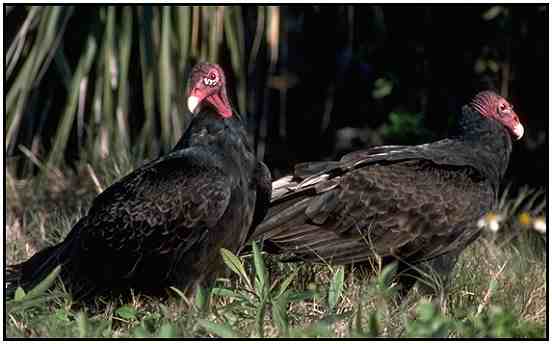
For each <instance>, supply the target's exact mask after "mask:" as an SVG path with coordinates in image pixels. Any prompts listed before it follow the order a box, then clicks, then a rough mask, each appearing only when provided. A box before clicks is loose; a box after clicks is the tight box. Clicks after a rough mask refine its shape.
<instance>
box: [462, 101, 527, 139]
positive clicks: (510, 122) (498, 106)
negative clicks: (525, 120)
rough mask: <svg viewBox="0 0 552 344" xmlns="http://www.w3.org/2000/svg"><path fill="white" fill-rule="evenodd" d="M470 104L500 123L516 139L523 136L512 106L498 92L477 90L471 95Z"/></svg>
mask: <svg viewBox="0 0 552 344" xmlns="http://www.w3.org/2000/svg"><path fill="white" fill-rule="evenodd" d="M470 105H471V107H472V108H473V109H474V110H476V111H477V112H479V113H480V114H481V115H483V116H486V117H489V118H492V119H494V120H496V121H499V122H500V123H502V124H503V125H504V126H505V127H506V128H508V130H510V132H511V133H512V136H514V137H515V138H516V140H519V139H520V138H521V137H522V136H523V132H524V130H523V126H522V125H521V123H520V122H519V118H518V116H517V114H516V113H515V112H514V107H513V106H512V105H510V103H508V101H507V100H506V99H504V98H503V97H501V96H499V95H498V94H496V93H494V92H492V91H483V92H479V93H478V94H476V95H475V97H473V99H472V101H471V103H470Z"/></svg>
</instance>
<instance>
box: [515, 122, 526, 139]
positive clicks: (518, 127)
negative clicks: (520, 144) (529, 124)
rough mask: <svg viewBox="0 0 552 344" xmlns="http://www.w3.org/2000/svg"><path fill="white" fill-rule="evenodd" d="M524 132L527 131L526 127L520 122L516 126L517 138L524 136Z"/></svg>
mask: <svg viewBox="0 0 552 344" xmlns="http://www.w3.org/2000/svg"><path fill="white" fill-rule="evenodd" d="M524 132H525V129H523V125H521V124H518V125H516V126H515V127H514V135H515V136H516V139H517V140H519V139H521V138H522V137H523V133H524Z"/></svg>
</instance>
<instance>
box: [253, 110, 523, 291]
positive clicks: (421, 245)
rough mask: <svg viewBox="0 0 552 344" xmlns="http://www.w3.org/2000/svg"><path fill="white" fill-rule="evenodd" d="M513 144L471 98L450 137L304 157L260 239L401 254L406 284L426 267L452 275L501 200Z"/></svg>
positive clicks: (359, 258) (342, 257)
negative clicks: (334, 157) (335, 157)
mask: <svg viewBox="0 0 552 344" xmlns="http://www.w3.org/2000/svg"><path fill="white" fill-rule="evenodd" d="M511 150H512V140H511V138H510V134H509V132H508V130H507V129H506V128H505V127H504V126H503V125H502V124H501V123H499V122H497V121H495V120H493V119H491V118H487V117H484V116H481V114H479V113H478V112H477V111H475V110H474V109H472V108H471V107H469V106H465V107H464V108H463V113H462V115H461V119H460V124H459V126H458V128H457V130H456V134H455V136H453V137H452V138H448V139H444V140H441V141H437V142H433V143H429V144H423V145H419V146H379V147H373V148H370V149H367V150H363V151H357V152H353V153H350V154H348V155H345V156H343V157H342V159H341V160H339V161H325V162H311V163H301V164H298V165H296V167H295V171H294V174H293V175H291V176H287V177H284V178H281V179H279V180H277V181H275V182H274V183H273V194H272V202H271V208H270V210H269V212H268V214H267V216H266V218H265V221H264V222H263V223H261V225H259V226H258V227H257V229H256V231H255V234H254V237H253V238H254V239H258V240H263V241H264V242H265V247H266V249H267V250H268V251H269V252H271V253H284V254H285V257H287V260H288V261H290V260H291V261H293V260H300V261H307V262H323V263H329V264H352V263H361V264H364V263H370V264H366V265H368V266H374V265H373V263H374V262H373V259H374V258H375V257H380V258H382V261H383V262H384V263H388V262H391V261H398V264H399V265H398V266H399V269H398V279H399V282H400V284H401V285H402V287H403V289H402V292H407V291H408V290H409V289H410V287H411V286H412V285H413V283H414V282H415V280H416V278H414V277H416V276H417V277H420V274H421V273H420V271H423V272H427V269H428V267H431V268H432V269H434V270H435V271H436V272H437V273H439V274H440V276H441V277H442V278H443V279H444V280H446V279H447V278H448V274H449V273H450V271H451V270H452V268H453V267H454V264H455V262H456V259H457V257H458V256H459V254H460V253H461V252H462V250H464V248H465V247H466V246H467V245H469V244H470V243H471V242H473V241H474V240H475V239H476V238H477V237H478V235H479V233H480V229H479V228H478V227H477V225H476V224H477V220H478V219H479V218H480V217H481V216H483V215H484V214H485V213H486V212H488V211H490V210H492V209H493V207H494V206H495V205H496V202H497V193H498V188H499V183H500V180H501V178H502V176H503V175H504V173H505V171H506V168H507V166H508V161H509V156H510V153H511Z"/></svg>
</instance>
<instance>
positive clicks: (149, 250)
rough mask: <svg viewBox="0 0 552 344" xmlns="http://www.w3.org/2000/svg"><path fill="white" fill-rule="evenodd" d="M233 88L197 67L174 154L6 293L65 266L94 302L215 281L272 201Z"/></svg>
mask: <svg viewBox="0 0 552 344" xmlns="http://www.w3.org/2000/svg"><path fill="white" fill-rule="evenodd" d="M225 81H226V80H225V76H224V73H223V70H222V69H221V68H220V67H219V66H218V65H216V64H208V63H199V64H197V65H196V66H195V67H194V68H193V69H192V70H191V74H190V77H189V80H188V87H187V99H188V108H189V110H190V112H192V114H193V118H192V121H191V123H190V125H189V127H188V129H187V130H186V132H185V133H184V134H183V136H182V138H181V139H180V140H179V142H178V143H177V144H176V145H175V147H174V148H173V149H172V150H171V151H170V152H169V153H168V154H167V155H164V156H162V157H160V158H158V159H156V160H154V161H152V162H150V163H147V164H145V165H144V166H142V167H140V168H138V169H136V170H134V171H133V172H131V173H130V174H128V175H127V176H125V177H123V178H122V179H120V180H119V181H117V182H116V183H114V184H113V185H111V186H110V187H109V188H107V189H106V190H105V191H104V192H102V193H101V194H99V195H98V196H97V197H96V198H95V199H94V201H93V202H92V206H91V208H90V210H89V211H88V214H87V215H86V216H85V217H83V218H82V219H80V220H79V221H78V222H77V224H75V226H74V227H73V228H72V230H71V232H70V233H69V234H68V235H67V237H66V238H65V240H64V241H63V242H61V243H60V244H58V245H55V246H53V247H48V248H46V249H44V250H42V251H40V252H38V253H36V254H35V255H34V256H32V257H31V258H30V259H29V260H27V261H25V262H23V263H20V264H17V265H13V266H10V267H8V277H7V281H8V293H10V292H11V293H13V291H14V289H15V288H16V287H17V286H18V285H19V286H21V287H23V288H24V289H29V288H32V287H33V286H34V285H36V284H37V283H38V282H40V281H41V280H42V279H43V278H44V277H45V276H46V275H47V274H48V273H49V272H50V271H51V270H52V269H53V268H55V267H56V266H57V265H61V267H62V268H61V278H62V280H63V281H64V284H65V285H66V286H67V287H68V289H69V291H70V292H71V293H72V294H73V296H74V297H75V298H77V299H86V300H88V299H91V298H92V297H93V296H95V295H98V294H103V293H106V292H111V291H124V290H127V289H129V288H134V289H136V290H140V291H145V292H148V291H159V290H162V289H163V288H164V287H168V286H176V287H179V288H182V289H187V290H191V287H193V286H194V285H197V284H209V283H210V282H211V281H213V279H214V277H215V276H216V274H217V273H218V272H220V270H221V269H222V268H223V265H222V264H223V263H222V260H221V257H220V252H219V250H220V248H226V249H229V250H231V251H233V252H237V251H239V250H240V249H241V247H242V246H243V244H244V243H245V241H246V240H247V238H248V236H249V235H250V234H251V233H250V229H251V228H252V226H254V225H256V224H258V223H260V222H261V220H262V219H263V217H264V215H265V213H266V211H267V210H268V206H269V203H270V194H271V183H270V182H271V177H270V172H269V170H268V169H267V167H266V166H265V165H264V164H263V163H262V162H259V161H257V160H256V159H255V156H254V154H253V152H252V149H251V146H250V144H249V142H248V137H247V133H246V131H245V129H244V123H243V122H242V120H241V119H240V117H239V115H238V114H237V113H234V112H233V111H232V109H231V107H230V104H229V102H228V97H227V94H226V85H225Z"/></svg>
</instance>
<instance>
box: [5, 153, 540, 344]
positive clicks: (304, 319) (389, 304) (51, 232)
mask: <svg viewBox="0 0 552 344" xmlns="http://www.w3.org/2000/svg"><path fill="white" fill-rule="evenodd" d="M138 164H139V162H138V160H137V159H136V158H134V157H133V156H132V155H129V154H120V155H118V158H110V159H107V160H104V161H94V162H93V163H92V165H88V164H84V163H83V164H80V165H79V166H78V167H77V169H76V170H75V172H65V171H70V170H69V169H66V170H64V172H63V173H62V172H61V171H60V170H56V169H52V168H50V169H48V170H46V171H45V172H46V173H42V174H40V177H37V178H35V179H27V180H15V179H13V178H12V177H11V175H12V174H11V171H10V170H8V176H7V181H6V187H7V218H6V231H7V238H8V240H7V248H6V254H7V261H8V263H14V262H18V261H21V260H23V259H26V258H27V257H29V256H30V255H32V254H33V253H34V252H36V251H37V250H39V249H40V248H43V247H44V246H46V245H49V244H52V243H55V242H58V241H59V240H61V239H62V238H63V237H64V236H65V234H66V233H67V232H68V231H69V230H70V228H71V225H73V224H74V223H75V222H76V221H77V220H78V218H80V217H81V216H83V214H85V212H86V210H87V209H88V207H89V205H90V201H91V200H92V199H93V197H94V196H95V195H96V194H97V193H98V192H99V191H100V190H102V189H104V188H105V187H106V186H107V185H109V184H110V183H112V182H113V181H114V180H116V179H117V178H118V177H120V176H122V175H124V174H126V173H128V171H130V170H131V169H133V168H134V167H136V166H137V165H138ZM535 195H537V192H534V191H529V190H525V191H523V192H522V193H520V194H519V195H512V194H510V193H506V196H505V197H504V199H503V201H502V203H501V208H500V209H499V212H498V213H499V214H501V216H502V217H503V218H504V219H503V221H502V222H501V226H500V229H499V231H498V232H496V233H492V232H488V231H486V232H485V233H486V234H485V235H483V236H482V237H481V238H480V239H479V240H478V241H477V242H475V243H474V244H473V245H471V246H470V247H469V248H468V249H467V250H466V251H465V252H464V253H463V255H462V257H461V259H460V261H459V262H458V265H457V267H456V270H455V273H454V278H453V279H452V285H451V287H450V289H449V292H448V294H447V296H446V297H445V298H444V299H443V300H439V302H436V300H430V299H429V298H428V297H424V296H422V295H420V294H419V293H418V291H417V290H416V289H415V290H413V292H411V293H410V294H409V296H408V297H407V299H406V300H405V301H404V302H403V303H402V304H401V305H397V304H396V303H395V302H394V295H395V285H394V281H393V273H394V270H393V266H391V267H388V268H384V269H383V270H382V271H380V273H379V274H377V275H376V276H372V277H370V276H367V275H366V274H365V273H363V272H361V271H356V270H354V269H352V268H350V267H345V268H343V267H337V266H326V265H308V264H302V263H293V264H284V263H280V262H278V261H277V260H276V258H275V257H270V256H266V255H264V254H262V253H261V252H260V250H259V249H258V247H257V246H256V245H255V246H253V252H252V253H251V254H249V255H247V256H244V257H236V256H235V255H233V254H232V253H230V252H228V251H224V250H223V251H222V252H221V254H222V255H223V257H224V259H225V261H226V262H227V266H228V273H227V274H226V275H225V276H221V278H220V279H219V280H218V281H217V285H216V286H215V288H213V289H212V290H210V291H206V290H201V291H199V292H198V293H196V295H195V297H191V298H188V297H186V296H184V295H183V294H182V293H181V292H180V291H179V290H177V289H170V290H168V291H167V294H168V295H167V297H164V298H152V297H149V296H146V295H135V294H132V296H131V297H130V298H127V299H116V300H106V299H102V298H98V299H97V300H96V305H89V306H83V305H79V304H76V303H74V302H73V301H72V300H71V297H70V295H68V294H67V293H66V292H65V291H64V290H63V287H62V286H60V285H57V286H56V287H55V288H54V289H53V290H51V291H47V292H44V287H45V286H47V283H48V281H45V283H46V285H42V286H40V287H37V289H38V290H33V291H25V292H23V291H19V292H18V293H17V296H16V300H10V301H8V304H7V314H6V317H5V319H6V320H5V321H6V323H5V328H6V334H7V336H8V337H105V338H126V337H131V338H137V337H142V338H143V337H266V338H270V337H308V338H313V337H451V338H457V337H529V338H543V337H544V336H545V321H546V313H547V309H546V297H547V293H546V288H547V285H546V265H545V264H546V259H547V258H546V254H545V251H544V247H545V246H544V245H545V242H544V240H543V237H542V236H540V234H538V233H536V232H534V231H532V230H531V226H530V222H527V221H526V222H523V223H521V224H520V221H518V217H517V215H518V214H519V213H527V214H530V217H531V218H536V217H538V216H542V215H543V212H544V211H545V209H546V204H545V199H544V196H543V195H542V194H540V195H539V196H537V197H535V199H534V200H533V201H531V200H532V197H533V196H535ZM518 203H519V204H518ZM516 204H517V205H516ZM53 277H55V276H51V278H50V279H51V280H54V278H53Z"/></svg>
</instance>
